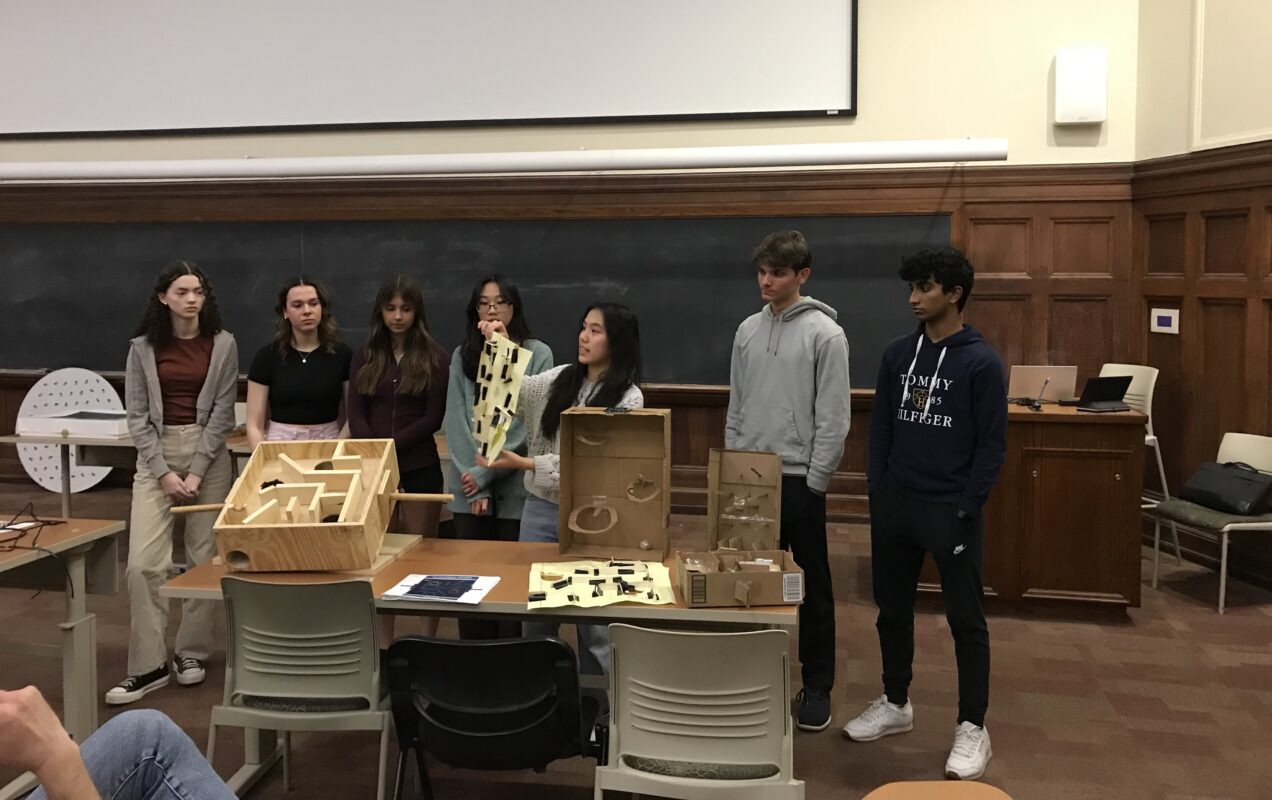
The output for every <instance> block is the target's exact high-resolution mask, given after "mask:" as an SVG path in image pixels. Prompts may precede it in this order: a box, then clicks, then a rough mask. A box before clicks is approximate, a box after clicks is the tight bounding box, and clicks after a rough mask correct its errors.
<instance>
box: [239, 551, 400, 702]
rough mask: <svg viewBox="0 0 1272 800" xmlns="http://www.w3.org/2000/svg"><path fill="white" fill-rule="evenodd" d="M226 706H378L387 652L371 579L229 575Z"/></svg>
mask: <svg viewBox="0 0 1272 800" xmlns="http://www.w3.org/2000/svg"><path fill="white" fill-rule="evenodd" d="M221 592H222V594H223V595H224V596H225V618H226V628H227V637H226V638H227V645H226V651H225V700H224V702H225V704H226V705H244V706H251V707H254V708H267V709H271V710H275V711H352V710H357V709H371V710H374V709H375V708H376V707H377V705H378V704H379V702H380V689H379V686H380V651H379V648H378V647H377V646H376V638H375V601H374V598H373V597H372V595H371V583H370V582H369V581H361V580H354V581H339V582H334V583H320V584H277V583H265V582H261V581H255V580H248V579H244V578H236V577H233V576H229V575H227V576H225V577H224V578H222V579H221Z"/></svg>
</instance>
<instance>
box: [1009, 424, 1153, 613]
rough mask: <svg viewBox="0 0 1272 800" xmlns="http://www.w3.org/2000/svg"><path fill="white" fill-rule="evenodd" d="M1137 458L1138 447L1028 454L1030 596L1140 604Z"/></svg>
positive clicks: (1025, 576)
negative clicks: (1135, 459)
mask: <svg viewBox="0 0 1272 800" xmlns="http://www.w3.org/2000/svg"><path fill="white" fill-rule="evenodd" d="M1136 455H1137V452H1136V451H1135V450H1134V449H1126V450H1121V449H1087V448H1056V447H1029V448H1026V449H1025V451H1024V458H1023V459H1022V467H1023V473H1024V474H1023V478H1024V482H1025V483H1026V485H1027V488H1026V491H1025V492H1024V495H1025V497H1026V498H1027V500H1026V505H1027V507H1026V510H1025V513H1026V516H1025V518H1026V519H1027V520H1028V522H1027V524H1026V525H1025V529H1024V531H1022V533H1023V534H1024V535H1023V537H1022V540H1021V584H1022V585H1021V588H1022V590H1023V596H1024V597H1026V598H1056V599H1069V600H1074V599H1081V600H1088V601H1097V602H1100V601H1103V602H1110V603H1119V604H1121V603H1126V604H1129V605H1133V606H1138V605H1139V602H1140V597H1139V570H1138V568H1137V566H1138V559H1139V528H1138V525H1137V516H1138V513H1139V500H1138V498H1139V483H1138V482H1137V481H1136V480H1135V479H1136V478H1137V477H1138V476H1139V475H1140V470H1138V469H1135V464H1134V463H1133V459H1134V458H1135V457H1136Z"/></svg>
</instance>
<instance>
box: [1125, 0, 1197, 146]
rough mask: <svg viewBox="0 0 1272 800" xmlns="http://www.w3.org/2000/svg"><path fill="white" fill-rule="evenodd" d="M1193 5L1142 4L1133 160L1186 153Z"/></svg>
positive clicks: (1182, 0)
mask: <svg viewBox="0 0 1272 800" xmlns="http://www.w3.org/2000/svg"><path fill="white" fill-rule="evenodd" d="M1192 48H1193V0H1146V2H1141V3H1140V13H1139V69H1138V75H1139V86H1138V91H1137V94H1136V98H1135V102H1136V122H1135V158H1136V160H1137V161H1142V160H1144V159H1149V158H1157V157H1159V156H1168V155H1175V154H1178V153H1186V152H1188V142H1189V136H1190V135H1191V133H1190V130H1189V128H1190V126H1191V122H1192V117H1191V115H1190V105H1189V102H1190V98H1191V95H1192V62H1193V58H1192Z"/></svg>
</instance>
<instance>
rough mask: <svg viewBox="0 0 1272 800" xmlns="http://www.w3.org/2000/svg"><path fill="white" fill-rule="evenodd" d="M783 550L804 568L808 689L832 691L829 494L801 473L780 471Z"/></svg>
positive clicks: (803, 657)
mask: <svg viewBox="0 0 1272 800" xmlns="http://www.w3.org/2000/svg"><path fill="white" fill-rule="evenodd" d="M781 547H782V549H784V550H785V549H787V548H789V549H790V551H791V555H792V556H793V557H794V558H795V563H796V564H799V566H800V569H802V570H804V603H803V604H802V605H801V606H800V607H799V661H800V665H801V669H802V674H803V680H804V688H806V689H820V690H822V691H824V692H827V693H829V692H830V689H831V687H832V686H834V685H835V594H834V592H833V591H832V590H831V585H830V556H829V554H828V553H827V550H826V498H825V496H824V495H819V494H817V493H816V492H814V491H813V490H812V489H809V488H808V479H807V478H806V477H805V476H803V475H783V476H782V542H781Z"/></svg>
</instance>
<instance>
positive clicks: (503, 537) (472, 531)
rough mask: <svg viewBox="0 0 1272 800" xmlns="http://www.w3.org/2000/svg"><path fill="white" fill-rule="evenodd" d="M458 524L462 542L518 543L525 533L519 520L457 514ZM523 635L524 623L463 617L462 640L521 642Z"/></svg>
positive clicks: (458, 535)
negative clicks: (522, 533) (519, 639)
mask: <svg viewBox="0 0 1272 800" xmlns="http://www.w3.org/2000/svg"><path fill="white" fill-rule="evenodd" d="M454 523H455V536H456V538H458V539H470V540H481V541H487V542H496V541H497V542H515V541H517V533H518V532H519V531H520V530H521V520H519V519H499V518H498V517H492V516H489V515H485V516H480V517H479V516H475V515H473V514H455V516H454ZM520 636H521V621H520V620H515V619H514V620H501V619H470V618H469V617H467V616H466V615H463V614H461V615H460V617H459V638H461V639H517V638H520Z"/></svg>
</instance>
